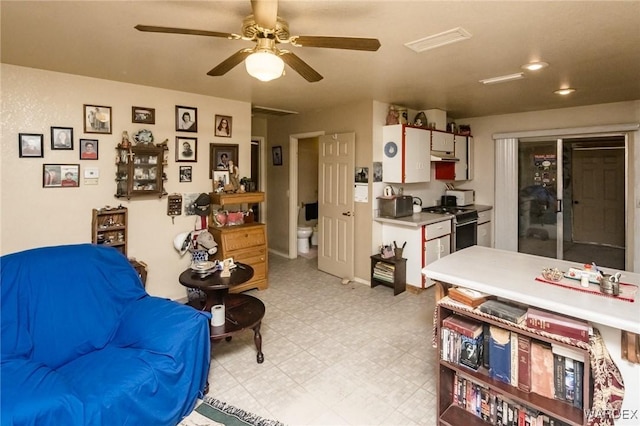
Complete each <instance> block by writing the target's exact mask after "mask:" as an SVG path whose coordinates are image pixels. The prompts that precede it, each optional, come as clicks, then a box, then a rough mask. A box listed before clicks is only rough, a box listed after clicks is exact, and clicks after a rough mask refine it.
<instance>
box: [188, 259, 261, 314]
mask: <svg viewBox="0 0 640 426" xmlns="http://www.w3.org/2000/svg"><path fill="white" fill-rule="evenodd" d="M235 264H236V267H235V268H233V269H231V271H230V272H231V275H230V276H229V277H222V276H220V274H221V273H222V271H215V272H211V273H204V274H203V273H201V272H196V271H193V270H192V269H191V268H189V269H187V270H186V271H184V272H183V273H181V274H180V276H179V277H178V281H179V282H180V284H182V285H183V286H185V287H189V288H196V289H198V290H202V291H203V292H204V293H205V294H206V295H207V302H206V303H205V305H204V306H202V307H200V309H201V310H203V311H207V312H210V311H211V307H212V306H214V305H221V304H223V303H224V298H225V296H226V295H227V293H229V289H230V288H233V286H236V285H238V284H243V283H246V282H247V281H249V280H250V279H251V278H253V268H252V267H251V266H249V265H247V264H244V263H240V262H236V263H235Z"/></svg>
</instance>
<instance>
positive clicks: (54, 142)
mask: <svg viewBox="0 0 640 426" xmlns="http://www.w3.org/2000/svg"><path fill="white" fill-rule="evenodd" d="M51 149H73V127H52V128H51Z"/></svg>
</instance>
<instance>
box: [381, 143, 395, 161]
mask: <svg viewBox="0 0 640 426" xmlns="http://www.w3.org/2000/svg"><path fill="white" fill-rule="evenodd" d="M397 153H398V145H396V143H395V142H387V143H386V144H385V146H384V155H386V156H387V157H389V158H393V157H395V156H396V154H397Z"/></svg>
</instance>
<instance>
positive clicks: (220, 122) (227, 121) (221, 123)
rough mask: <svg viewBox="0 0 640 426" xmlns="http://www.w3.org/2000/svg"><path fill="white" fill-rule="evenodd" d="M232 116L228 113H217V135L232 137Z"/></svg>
mask: <svg viewBox="0 0 640 426" xmlns="http://www.w3.org/2000/svg"><path fill="white" fill-rule="evenodd" d="M232 120H233V119H232V118H231V117H229V116H228V115H216V122H215V125H216V130H215V132H214V133H215V135H216V136H219V137H223V138H230V137H231V122H232Z"/></svg>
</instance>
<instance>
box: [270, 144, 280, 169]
mask: <svg viewBox="0 0 640 426" xmlns="http://www.w3.org/2000/svg"><path fill="white" fill-rule="evenodd" d="M271 155H272V156H273V165H274V166H282V147H281V146H274V147H273V148H271Z"/></svg>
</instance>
